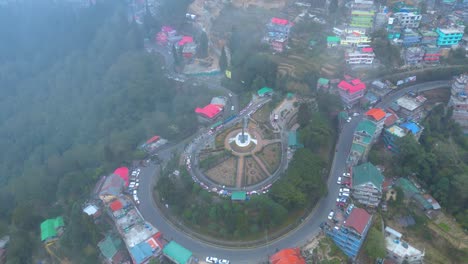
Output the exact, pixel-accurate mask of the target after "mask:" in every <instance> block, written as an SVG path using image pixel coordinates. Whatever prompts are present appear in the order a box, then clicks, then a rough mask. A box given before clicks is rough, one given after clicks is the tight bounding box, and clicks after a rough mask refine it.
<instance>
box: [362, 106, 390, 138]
mask: <svg viewBox="0 0 468 264" xmlns="http://www.w3.org/2000/svg"><path fill="white" fill-rule="evenodd" d="M366 117H367V119H369V120H370V121H371V122H372V123H374V124H375V137H378V136H379V135H380V133H382V130H383V127H384V124H385V119H386V118H387V113H386V112H385V111H384V110H382V109H381V108H372V109H370V110H369V111H367V112H366Z"/></svg>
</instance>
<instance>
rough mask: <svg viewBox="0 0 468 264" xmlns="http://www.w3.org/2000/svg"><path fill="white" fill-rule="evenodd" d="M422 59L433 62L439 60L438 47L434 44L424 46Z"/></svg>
mask: <svg viewBox="0 0 468 264" xmlns="http://www.w3.org/2000/svg"><path fill="white" fill-rule="evenodd" d="M424 51H425V52H424V57H423V61H424V62H425V63H429V64H434V63H439V61H440V48H439V47H437V46H435V45H428V46H425V47H424Z"/></svg>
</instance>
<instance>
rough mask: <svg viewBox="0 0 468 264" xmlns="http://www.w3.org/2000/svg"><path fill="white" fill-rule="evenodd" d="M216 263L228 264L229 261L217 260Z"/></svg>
mask: <svg viewBox="0 0 468 264" xmlns="http://www.w3.org/2000/svg"><path fill="white" fill-rule="evenodd" d="M218 263H219V264H229V260H227V259H219V260H218Z"/></svg>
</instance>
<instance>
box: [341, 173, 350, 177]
mask: <svg viewBox="0 0 468 264" xmlns="http://www.w3.org/2000/svg"><path fill="white" fill-rule="evenodd" d="M343 177H351V173H349V172H343Z"/></svg>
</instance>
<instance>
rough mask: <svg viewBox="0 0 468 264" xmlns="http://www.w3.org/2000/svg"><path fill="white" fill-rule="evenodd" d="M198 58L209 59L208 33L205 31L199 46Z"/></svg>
mask: <svg viewBox="0 0 468 264" xmlns="http://www.w3.org/2000/svg"><path fill="white" fill-rule="evenodd" d="M198 56H199V57H200V58H206V57H208V36H207V35H206V32H205V31H203V32H202V33H201V35H200V43H199V46H198Z"/></svg>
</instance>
